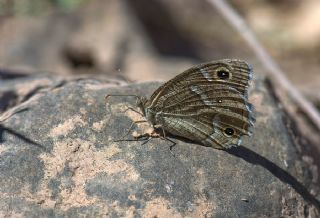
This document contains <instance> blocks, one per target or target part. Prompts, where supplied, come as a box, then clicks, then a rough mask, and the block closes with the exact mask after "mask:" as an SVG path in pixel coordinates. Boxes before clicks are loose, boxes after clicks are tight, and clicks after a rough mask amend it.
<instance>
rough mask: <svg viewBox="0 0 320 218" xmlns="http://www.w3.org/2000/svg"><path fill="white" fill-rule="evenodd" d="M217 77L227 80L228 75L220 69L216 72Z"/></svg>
mask: <svg viewBox="0 0 320 218" xmlns="http://www.w3.org/2000/svg"><path fill="white" fill-rule="evenodd" d="M217 76H218V77H219V79H223V80H226V79H229V77H230V73H229V72H228V71H226V70H224V69H221V70H219V71H218V72H217Z"/></svg>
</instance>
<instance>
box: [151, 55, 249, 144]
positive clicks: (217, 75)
mask: <svg viewBox="0 0 320 218" xmlns="http://www.w3.org/2000/svg"><path fill="white" fill-rule="evenodd" d="M251 77H252V70H251V67H250V66H249V65H248V64H247V63H245V62H244V61H240V60H229V59H228V60H222V61H217V62H209V63H205V64H201V65H198V66H195V67H193V68H190V69H188V70H187V71H185V72H183V73H182V74H180V75H178V76H177V77H175V78H173V79H172V80H170V81H168V82H167V83H165V84H164V85H163V86H161V87H160V88H159V89H157V90H156V91H155V92H154V94H153V95H152V96H151V98H150V100H149V102H148V104H149V106H148V107H149V108H150V109H151V110H152V111H155V112H161V117H159V118H158V120H157V123H159V124H160V125H162V127H163V128H164V129H165V130H166V131H168V132H170V133H172V134H175V135H179V136H182V137H186V138H189V139H191V140H195V141H200V142H201V143H202V144H204V145H206V146H212V147H215V148H228V147H230V146H232V145H239V144H240V142H241V141H240V140H241V139H240V137H241V136H242V135H250V134H251V129H252V126H253V123H254V118H253V116H252V114H253V113H252V105H251V104H250V103H248V85H249V80H250V79H251Z"/></svg>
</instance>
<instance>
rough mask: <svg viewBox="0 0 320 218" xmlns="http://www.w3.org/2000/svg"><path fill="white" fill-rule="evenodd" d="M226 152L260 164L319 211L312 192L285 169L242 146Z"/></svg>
mask: <svg viewBox="0 0 320 218" xmlns="http://www.w3.org/2000/svg"><path fill="white" fill-rule="evenodd" d="M226 152H228V153H229V154H231V155H234V156H236V157H240V158H242V159H243V160H245V161H247V162H248V163H251V164H255V165H260V166H262V167H263V168H265V169H266V170H268V171H269V172H270V173H272V174H273V175H274V176H275V177H277V178H278V179H280V180H281V181H282V182H284V183H286V184H288V185H290V186H291V187H292V188H293V189H294V190H295V191H296V192H298V193H299V194H300V195H301V196H302V197H303V198H304V199H305V200H306V201H308V202H310V203H311V204H313V205H314V206H315V207H316V208H317V209H318V211H320V202H319V201H318V200H317V199H316V198H315V197H314V196H313V195H312V194H310V192H309V191H308V189H307V188H306V187H304V186H303V184H301V183H300V182H299V181H298V180H297V179H296V178H294V177H293V176H292V175H290V174H289V173H288V172H286V171H285V170H283V169H281V168H280V167H279V166H277V165H276V164H274V163H273V162H271V161H269V160H268V159H266V158H265V157H263V156H261V155H259V154H257V153H255V152H254V151H252V150H250V149H248V148H245V147H243V146H239V147H234V148H231V149H229V150H226Z"/></svg>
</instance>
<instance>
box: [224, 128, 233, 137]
mask: <svg viewBox="0 0 320 218" xmlns="http://www.w3.org/2000/svg"><path fill="white" fill-rule="evenodd" d="M224 133H225V134H227V135H228V136H232V135H233V134H234V130H233V129H232V128H229V127H228V128H226V129H225V130H224Z"/></svg>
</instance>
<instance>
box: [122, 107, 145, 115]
mask: <svg viewBox="0 0 320 218" xmlns="http://www.w3.org/2000/svg"><path fill="white" fill-rule="evenodd" d="M128 110H132V111H134V112H136V113H137V114H140V115H141V116H143V114H142V113H141V112H139V111H137V110H136V109H134V108H132V107H128V108H127V109H126V110H125V111H124V113H125V112H127V111H128Z"/></svg>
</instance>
